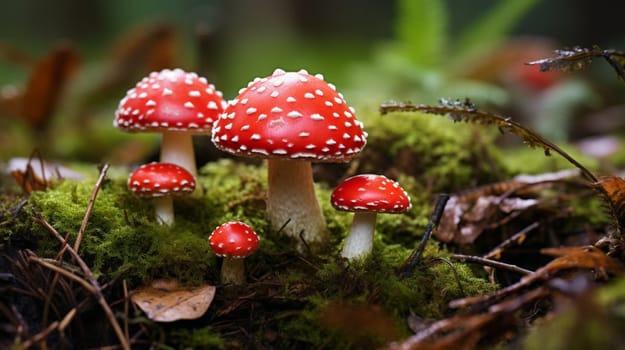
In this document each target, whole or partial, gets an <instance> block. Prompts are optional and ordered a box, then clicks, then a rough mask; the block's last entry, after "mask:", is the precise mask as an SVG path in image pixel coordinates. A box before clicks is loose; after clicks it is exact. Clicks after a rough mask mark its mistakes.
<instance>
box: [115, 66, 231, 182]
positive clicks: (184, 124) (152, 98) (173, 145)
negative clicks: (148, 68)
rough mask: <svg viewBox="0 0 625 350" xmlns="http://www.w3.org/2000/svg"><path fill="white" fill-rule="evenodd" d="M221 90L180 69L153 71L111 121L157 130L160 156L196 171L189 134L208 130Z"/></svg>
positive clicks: (123, 126)
mask: <svg viewBox="0 0 625 350" xmlns="http://www.w3.org/2000/svg"><path fill="white" fill-rule="evenodd" d="M224 105H225V101H224V99H223V98H222V95H221V92H219V91H217V90H215V86H213V85H212V84H209V83H208V82H207V81H206V78H203V77H199V76H198V75H197V74H195V73H187V72H185V71H183V70H182V69H178V68H177V69H173V70H170V69H164V70H162V71H160V72H152V73H150V75H149V76H147V77H145V78H143V80H141V81H140V82H139V83H137V85H136V86H135V87H134V88H132V89H130V90H128V92H127V94H126V96H125V97H124V98H123V99H122V100H121V102H120V103H119V107H118V108H117V112H116V113H115V120H114V121H113V125H114V126H115V127H117V128H119V129H121V130H124V131H129V132H160V133H162V134H163V139H162V142H161V159H160V161H161V162H163V163H173V164H178V165H180V166H182V167H183V168H185V169H187V170H188V171H189V172H191V174H193V175H194V176H195V175H196V174H197V170H196V165H195V155H194V151H193V142H192V137H191V136H192V135H197V134H207V133H210V132H211V129H212V127H213V123H214V122H215V120H217V116H218V115H219V113H221V112H222V111H223V108H224Z"/></svg>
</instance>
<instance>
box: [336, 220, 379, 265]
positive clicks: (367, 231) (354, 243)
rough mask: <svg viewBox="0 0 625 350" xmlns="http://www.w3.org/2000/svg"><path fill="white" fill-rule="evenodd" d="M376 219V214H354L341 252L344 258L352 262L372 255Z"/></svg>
mask: <svg viewBox="0 0 625 350" xmlns="http://www.w3.org/2000/svg"><path fill="white" fill-rule="evenodd" d="M376 218H377V213H376V212H369V211H358V212H355V213H354V220H353V221H352V226H351V228H350V229H349V234H348V235H347V238H346V239H345V244H344V245H343V250H342V251H341V256H342V257H344V258H347V259H349V260H352V259H355V258H361V257H364V256H366V255H368V254H370V253H371V251H372V249H373V231H374V230H375V220H376Z"/></svg>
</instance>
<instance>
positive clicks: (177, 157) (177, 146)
mask: <svg viewBox="0 0 625 350" xmlns="http://www.w3.org/2000/svg"><path fill="white" fill-rule="evenodd" d="M161 163H173V164H176V165H179V166H181V167H183V168H185V169H187V170H188V171H189V172H190V173H191V174H192V175H193V176H194V177H196V176H197V168H196V166H195V152H194V151H193V138H192V137H191V134H189V133H185V132H181V131H165V132H163V140H162V141H161Z"/></svg>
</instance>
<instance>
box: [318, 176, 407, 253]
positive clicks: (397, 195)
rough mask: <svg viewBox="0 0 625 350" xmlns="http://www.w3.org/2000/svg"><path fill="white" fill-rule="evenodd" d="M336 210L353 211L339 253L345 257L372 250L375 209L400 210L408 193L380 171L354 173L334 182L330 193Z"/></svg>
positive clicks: (404, 209)
mask: <svg viewBox="0 0 625 350" xmlns="http://www.w3.org/2000/svg"><path fill="white" fill-rule="evenodd" d="M330 202H331V203H332V206H333V207H334V208H336V209H338V210H344V211H350V212H354V220H353V221H352V226H351V228H350V231H349V234H348V235H347V238H346V239H345V244H344V245H343V250H342V251H341V256H342V257H344V258H347V259H350V260H351V259H354V258H358V257H363V256H366V255H368V254H369V253H371V249H372V247H373V231H374V229H375V221H376V216H377V213H403V212H406V211H408V210H409V209H410V207H411V203H410V197H409V196H408V194H407V193H406V191H404V189H402V188H401V186H399V184H398V183H397V182H395V181H393V180H391V179H389V178H387V177H386V176H382V175H371V174H364V175H356V176H352V177H350V178H348V179H346V180H345V181H343V183H341V184H340V185H339V186H337V187H336V188H335V189H334V191H333V192H332V195H331V197H330Z"/></svg>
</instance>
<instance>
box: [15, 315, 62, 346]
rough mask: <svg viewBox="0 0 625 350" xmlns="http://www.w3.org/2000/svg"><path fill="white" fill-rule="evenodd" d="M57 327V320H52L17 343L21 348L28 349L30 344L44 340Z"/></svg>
mask: <svg viewBox="0 0 625 350" xmlns="http://www.w3.org/2000/svg"><path fill="white" fill-rule="evenodd" d="M58 327H59V321H54V322H52V323H50V324H49V325H48V327H46V328H45V329H44V330H43V331H41V332H39V333H37V334H35V335H34V336H33V337H32V338H30V339H28V340H26V341H25V342H23V343H21V344H19V345H20V348H22V349H29V348H30V347H31V346H33V345H35V344H37V343H39V342H40V341H42V340H44V339H45V338H46V337H47V336H48V335H50V333H52V331H54V330H55V329H57V328H58Z"/></svg>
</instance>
